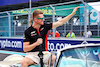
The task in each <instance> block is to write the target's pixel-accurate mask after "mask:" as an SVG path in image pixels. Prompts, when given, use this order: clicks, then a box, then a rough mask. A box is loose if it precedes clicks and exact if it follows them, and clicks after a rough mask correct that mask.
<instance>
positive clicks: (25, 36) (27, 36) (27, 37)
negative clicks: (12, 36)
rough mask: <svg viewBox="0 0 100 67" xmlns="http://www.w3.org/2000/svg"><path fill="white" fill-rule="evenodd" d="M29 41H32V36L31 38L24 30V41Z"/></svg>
mask: <svg viewBox="0 0 100 67" xmlns="http://www.w3.org/2000/svg"><path fill="white" fill-rule="evenodd" d="M27 41H30V38H29V35H28V33H27V32H26V31H25V32H24V39H23V42H27Z"/></svg>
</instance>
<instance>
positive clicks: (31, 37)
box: [21, 7, 79, 67]
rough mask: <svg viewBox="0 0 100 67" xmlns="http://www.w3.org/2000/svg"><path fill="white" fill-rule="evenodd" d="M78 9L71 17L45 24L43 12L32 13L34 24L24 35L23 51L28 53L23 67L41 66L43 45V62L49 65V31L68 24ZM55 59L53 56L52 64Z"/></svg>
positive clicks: (35, 11) (22, 63)
mask: <svg viewBox="0 0 100 67" xmlns="http://www.w3.org/2000/svg"><path fill="white" fill-rule="evenodd" d="M78 8H79V7H76V8H75V9H74V10H73V12H72V13H71V14H70V15H68V16H67V17H65V18H63V19H61V20H59V21H57V22H55V23H44V21H45V19H44V16H43V12H42V11H40V10H34V12H33V13H32V19H33V24H32V25H31V26H30V27H29V28H28V29H27V30H25V33H24V34H25V37H24V42H23V50H24V52H26V57H25V58H24V59H23V60H22V61H21V67H28V66H29V65H32V64H36V65H38V64H39V61H40V59H39V57H38V55H37V54H38V53H39V45H42V49H43V54H44V55H43V62H44V64H47V65H48V63H49V59H50V52H48V49H47V34H48V31H49V30H50V29H53V28H56V27H58V26H61V25H63V24H64V23H66V22H67V21H68V20H69V19H70V18H71V17H72V16H73V15H75V13H76V11H77V9H78ZM45 51H46V52H45ZM55 59H56V56H55V55H53V56H52V60H51V63H52V64H54V62H55Z"/></svg>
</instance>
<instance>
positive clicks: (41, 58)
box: [38, 45, 43, 67]
mask: <svg viewBox="0 0 100 67" xmlns="http://www.w3.org/2000/svg"><path fill="white" fill-rule="evenodd" d="M38 56H39V58H40V63H41V67H43V53H42V45H39V54H38Z"/></svg>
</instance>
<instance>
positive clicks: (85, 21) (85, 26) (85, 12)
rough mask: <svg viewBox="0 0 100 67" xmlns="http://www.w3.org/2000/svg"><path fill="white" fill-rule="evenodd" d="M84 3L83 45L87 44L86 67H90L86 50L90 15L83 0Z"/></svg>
mask: <svg viewBox="0 0 100 67" xmlns="http://www.w3.org/2000/svg"><path fill="white" fill-rule="evenodd" d="M81 1H82V3H83V5H84V17H85V19H84V30H85V32H84V33H85V37H84V42H83V44H84V43H85V56H86V58H85V61H86V67H88V65H87V53H86V51H87V49H86V44H87V41H86V38H87V37H86V36H87V23H88V20H87V18H88V14H87V10H86V3H85V2H84V1H83V0H81Z"/></svg>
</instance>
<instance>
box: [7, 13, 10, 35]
mask: <svg viewBox="0 0 100 67" xmlns="http://www.w3.org/2000/svg"><path fill="white" fill-rule="evenodd" d="M7 14H8V20H9V37H11V18H10V13H8V12H7Z"/></svg>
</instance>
